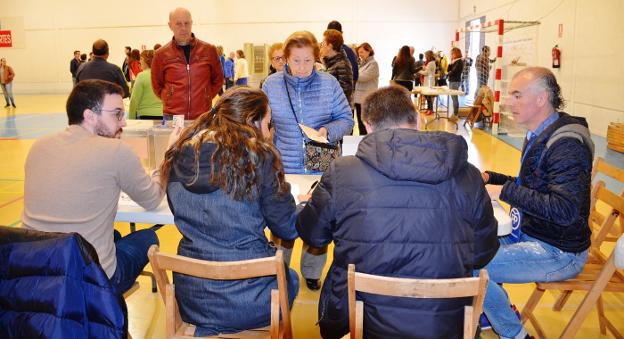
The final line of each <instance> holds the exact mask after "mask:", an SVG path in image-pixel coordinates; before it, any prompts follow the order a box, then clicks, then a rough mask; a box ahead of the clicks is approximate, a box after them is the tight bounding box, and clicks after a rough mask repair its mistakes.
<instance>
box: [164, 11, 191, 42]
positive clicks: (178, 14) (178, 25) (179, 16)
mask: <svg viewBox="0 0 624 339" xmlns="http://www.w3.org/2000/svg"><path fill="white" fill-rule="evenodd" d="M169 28H170V29H171V31H172V32H173V38H174V39H175V42H176V43H177V44H178V45H182V46H184V45H188V44H189V43H190V41H191V34H192V33H193V18H192V17H191V12H190V11H189V10H188V9H186V8H182V7H178V8H176V9H174V10H173V11H171V12H170V13H169Z"/></svg>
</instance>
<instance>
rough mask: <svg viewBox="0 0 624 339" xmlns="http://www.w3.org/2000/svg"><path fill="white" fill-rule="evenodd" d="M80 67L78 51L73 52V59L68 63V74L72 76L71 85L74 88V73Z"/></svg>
mask: <svg viewBox="0 0 624 339" xmlns="http://www.w3.org/2000/svg"><path fill="white" fill-rule="evenodd" d="M78 67H80V51H74V57H73V58H72V59H71V61H70V62H69V72H70V73H71V75H72V84H73V85H74V86H76V72H78Z"/></svg>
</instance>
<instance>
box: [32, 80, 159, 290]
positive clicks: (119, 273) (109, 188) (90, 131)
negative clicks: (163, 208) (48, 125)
mask: <svg viewBox="0 0 624 339" xmlns="http://www.w3.org/2000/svg"><path fill="white" fill-rule="evenodd" d="M123 94H124V92H123V90H122V88H121V87H120V86H118V85H116V84H114V83H111V82H108V81H103V80H83V81H81V82H79V83H78V84H77V85H76V87H74V89H73V90H72V92H71V94H70V95H69V98H68V99H67V117H68V120H69V127H67V128H66V129H65V130H64V131H62V132H60V133H56V134H52V135H48V136H45V137H42V138H40V139H39V140H37V141H36V142H35V143H34V144H33V146H32V148H31V149H30V152H29V153H28V157H27V159H26V165H25V183H24V212H23V215H22V222H23V227H24V228H28V229H35V230H38V231H44V232H77V233H79V234H80V235H82V236H83V237H84V238H85V239H86V240H87V241H88V242H89V243H91V245H93V247H94V248H95V250H96V252H97V254H98V258H99V260H100V265H102V268H103V269H104V271H105V272H106V274H107V276H108V277H109V278H110V279H111V282H112V284H113V286H115V288H116V289H117V291H118V292H119V293H123V292H125V291H126V290H128V289H129V288H130V287H132V284H133V283H134V281H135V280H136V278H137V276H138V275H139V273H140V272H141V271H142V270H143V267H144V266H145V265H146V264H147V250H148V248H149V247H150V246H151V245H153V244H158V237H157V236H156V233H155V232H154V230H151V229H145V230H140V231H137V232H134V233H131V234H129V235H128V236H126V237H121V235H120V234H119V232H117V231H115V230H114V228H113V221H114V219H115V214H116V213H117V202H118V201H119V194H120V192H121V191H124V192H125V193H127V194H128V195H129V196H130V198H132V200H134V201H136V202H137V203H138V204H139V205H141V206H142V207H143V208H145V209H154V208H156V207H158V205H159V204H160V202H161V201H162V199H163V191H162V190H161V188H160V185H159V183H158V179H159V177H158V176H153V177H151V178H150V177H149V176H148V175H147V174H146V173H145V170H144V169H143V167H142V166H141V162H140V160H139V158H138V156H137V155H136V154H135V153H134V152H133V151H132V150H131V149H130V147H129V146H127V145H126V144H124V143H122V142H121V140H119V138H120V137H121V133H122V128H123V127H124V126H126V120H125V118H124V105H123V100H122V97H123Z"/></svg>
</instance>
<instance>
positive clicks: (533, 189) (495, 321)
mask: <svg viewBox="0 0 624 339" xmlns="http://www.w3.org/2000/svg"><path fill="white" fill-rule="evenodd" d="M509 94H510V98H509V99H508V101H507V105H508V106H509V107H510V109H511V112H512V113H513V115H514V118H515V121H516V122H517V123H520V124H523V125H526V127H527V128H528V130H529V132H528V133H527V138H526V139H525V143H524V146H523V148H522V163H521V165H520V175H519V176H518V177H517V178H516V177H510V176H506V175H503V174H499V173H494V172H489V171H486V172H485V173H483V180H484V181H485V182H486V183H487V184H492V185H502V190H501V191H500V200H502V201H505V202H507V203H509V204H510V205H511V206H512V209H511V215H512V219H513V221H514V222H513V227H514V232H513V233H512V235H511V237H510V238H509V239H505V240H504V241H503V243H504V245H503V246H502V247H501V249H500V250H499V251H498V253H497V254H496V256H495V257H494V259H492V261H491V262H490V263H489V264H488V265H487V266H486V269H487V270H488V273H489V274H490V282H489V284H488V288H487V292H486V296H485V302H484V306H483V308H484V312H485V314H486V315H487V317H488V319H489V320H490V323H491V324H492V327H493V329H494V330H495V331H496V332H497V333H498V334H499V335H500V336H501V338H525V337H528V335H527V333H526V330H525V329H524V328H523V327H522V324H521V323H520V320H519V319H518V318H517V316H516V315H515V314H514V312H513V310H512V309H511V308H510V307H509V298H508V297H507V295H506V293H505V291H504V290H503V288H502V287H501V286H499V285H498V284H497V283H528V282H535V281H538V282H548V281H560V280H565V279H569V278H573V277H575V276H576V275H577V274H578V273H579V272H581V270H582V269H583V266H584V265H585V261H586V260H587V249H588V248H589V245H590V235H591V231H590V229H589V226H588V224H587V222H588V221H587V220H588V217H589V205H590V186H591V171H592V158H593V153H594V144H593V142H592V140H591V137H590V133H589V130H588V129H587V122H585V119H582V118H577V117H572V116H570V115H568V114H566V113H563V112H558V110H559V108H560V107H561V106H562V104H563V99H562V98H561V89H560V88H559V85H558V84H557V79H556V78H555V76H554V75H553V73H552V72H551V71H549V70H548V69H546V68H542V67H530V68H526V69H523V70H521V71H520V72H518V73H517V74H516V75H515V76H514V77H513V80H512V82H511V85H510V87H509ZM499 187H500V186H499ZM495 194H496V193H495ZM505 243H506V244H505Z"/></svg>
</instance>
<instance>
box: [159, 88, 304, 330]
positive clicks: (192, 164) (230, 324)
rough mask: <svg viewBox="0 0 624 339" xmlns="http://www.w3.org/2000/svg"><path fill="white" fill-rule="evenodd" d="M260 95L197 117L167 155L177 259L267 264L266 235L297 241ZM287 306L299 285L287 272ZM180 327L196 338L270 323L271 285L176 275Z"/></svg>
mask: <svg viewBox="0 0 624 339" xmlns="http://www.w3.org/2000/svg"><path fill="white" fill-rule="evenodd" d="M270 119H271V114H270V111H269V102H268V99H267V97H266V95H265V94H264V93H263V92H262V91H260V90H257V89H252V88H248V87H236V88H233V89H231V90H229V91H227V92H226V93H225V94H224V96H223V97H221V99H220V100H219V101H218V102H217V104H216V105H215V106H214V108H213V109H212V110H211V111H210V112H207V113H204V114H202V115H201V116H200V117H199V118H198V119H197V120H195V122H194V123H193V124H192V125H191V126H190V127H189V128H187V129H186V130H184V131H183V132H182V135H181V136H180V138H179V139H178V141H177V142H176V143H175V144H174V145H173V146H172V147H171V148H170V149H169V150H168V151H167V153H166V154H165V159H164V161H163V165H162V167H161V185H162V186H163V187H166V190H167V196H168V201H169V207H170V208H171V211H172V212H173V215H174V218H175V224H176V226H177V227H178V229H179V230H180V233H182V236H183V237H182V240H180V243H179V245H178V254H180V255H184V256H187V257H191V258H196V259H203V260H212V261H234V260H246V259H254V258H262V257H269V256H272V255H274V254H275V248H274V247H272V246H270V245H269V242H268V240H267V238H266V236H265V234H264V228H265V227H268V228H269V229H270V230H271V232H272V233H273V234H275V235H277V236H278V237H280V238H282V239H286V240H293V239H295V238H297V236H298V235H297V231H296V230H295V224H294V223H295V217H296V214H295V202H294V198H293V196H292V195H291V194H290V192H289V187H290V186H289V185H288V184H287V183H286V181H285V179H284V170H283V168H282V164H281V160H280V156H279V153H278V152H277V150H276V149H275V148H274V146H273V145H272V144H271V142H270V141H269V140H268V138H269V135H268V123H269V121H270ZM286 272H287V280H288V294H289V301H290V303H291V305H292V302H293V300H294V298H295V296H296V295H297V291H298V279H297V274H296V273H295V272H294V271H290V270H286ZM173 279H174V283H175V284H176V298H177V300H178V303H179V307H180V314H181V316H182V319H183V320H184V321H186V322H189V323H192V324H194V325H196V326H197V330H196V332H195V335H198V336H204V335H215V334H218V333H232V332H237V331H240V330H243V329H252V328H258V327H263V326H267V325H269V323H270V310H269V307H267V305H269V304H270V298H271V289H274V288H276V286H277V283H276V281H275V279H274V278H270V277H266V278H259V279H253V280H246V281H245V283H241V282H240V281H212V280H205V279H199V278H193V277H189V276H186V275H182V274H174V276H173Z"/></svg>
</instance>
